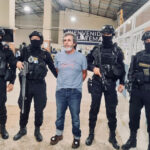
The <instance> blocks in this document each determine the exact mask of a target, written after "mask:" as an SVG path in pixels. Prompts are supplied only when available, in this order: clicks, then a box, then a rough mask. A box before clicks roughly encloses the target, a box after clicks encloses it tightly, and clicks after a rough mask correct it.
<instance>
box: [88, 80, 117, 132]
mask: <svg viewBox="0 0 150 150" xmlns="http://www.w3.org/2000/svg"><path fill="white" fill-rule="evenodd" d="M107 89H108V90H107V91H105V90H104V87H103V86H102V83H101V82H100V81H98V80H95V79H93V80H92V93H91V96H92V103H91V107H90V112H89V128H90V129H94V128H95V126H96V121H97V115H98V112H99V109H100V104H101V97H102V93H104V97H105V106H106V115H107V119H108V126H109V128H110V130H111V131H115V129H116V126H117V119H116V106H117V104H118V99H117V93H116V82H113V81H110V82H109V86H108V88H107Z"/></svg>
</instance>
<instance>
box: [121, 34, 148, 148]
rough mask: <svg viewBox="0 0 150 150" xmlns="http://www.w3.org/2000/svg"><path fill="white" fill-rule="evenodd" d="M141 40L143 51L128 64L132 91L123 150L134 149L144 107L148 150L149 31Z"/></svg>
mask: <svg viewBox="0 0 150 150" xmlns="http://www.w3.org/2000/svg"><path fill="white" fill-rule="evenodd" d="M142 40H143V41H144V45H145V50H143V51H140V52H138V53H137V54H136V55H135V56H134V59H133V61H132V63H133V64H130V69H129V73H128V77H129V74H130V75H131V79H132V90H131V97H130V107H129V119H130V121H129V128H130V137H129V139H128V141H127V142H126V144H124V145H123V146H122V149H123V150H129V149H130V148H133V147H136V142H137V140H136V136H137V130H138V128H139V122H140V114H141V109H142V107H143V106H145V111H146V118H147V123H148V127H147V132H148V133H149V146H148V150H150V100H149V97H150V31H147V32H145V33H144V34H143V36H142ZM131 66H133V67H131Z"/></svg>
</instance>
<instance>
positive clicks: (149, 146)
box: [147, 134, 150, 150]
mask: <svg viewBox="0 0 150 150" xmlns="http://www.w3.org/2000/svg"><path fill="white" fill-rule="evenodd" d="M147 150H150V134H149V144H148V149H147Z"/></svg>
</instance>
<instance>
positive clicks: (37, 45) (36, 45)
mask: <svg viewBox="0 0 150 150" xmlns="http://www.w3.org/2000/svg"><path fill="white" fill-rule="evenodd" d="M31 46H32V48H36V49H39V48H40V47H41V40H31Z"/></svg>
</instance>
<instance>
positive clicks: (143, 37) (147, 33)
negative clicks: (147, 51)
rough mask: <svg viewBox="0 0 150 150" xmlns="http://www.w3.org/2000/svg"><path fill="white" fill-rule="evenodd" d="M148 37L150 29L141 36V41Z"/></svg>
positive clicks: (149, 37) (149, 36)
mask: <svg viewBox="0 0 150 150" xmlns="http://www.w3.org/2000/svg"><path fill="white" fill-rule="evenodd" d="M147 39H150V31H146V32H145V33H144V34H143V36H142V41H145V40H147Z"/></svg>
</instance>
